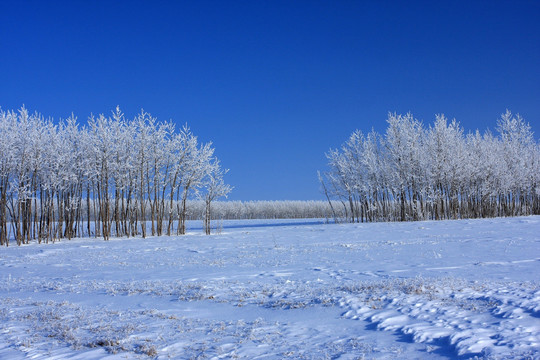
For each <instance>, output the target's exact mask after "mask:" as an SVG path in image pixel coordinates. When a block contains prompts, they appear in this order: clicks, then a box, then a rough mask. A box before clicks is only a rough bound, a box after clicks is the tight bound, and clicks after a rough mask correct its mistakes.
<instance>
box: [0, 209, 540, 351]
mask: <svg viewBox="0 0 540 360" xmlns="http://www.w3.org/2000/svg"><path fill="white" fill-rule="evenodd" d="M200 224H201V223H200V222H197V223H189V224H188V226H189V227H188V228H190V229H192V231H193V233H189V231H188V235H186V236H181V237H154V238H146V239H142V238H131V239H127V238H121V239H118V238H113V239H111V240H110V241H103V240H95V239H76V240H71V241H62V242H57V243H54V244H42V245H38V244H30V245H26V246H22V247H9V248H1V249H0V268H1V275H0V322H1V324H2V326H1V327H0V358H1V359H26V358H29V359H30V358H31V359H66V358H69V359H102V358H105V359H125V358H128V359H131V358H142V359H144V358H158V359H170V358H173V359H190V358H209V359H224V358H245V359H248V358H249V359H282V358H294V359H357V358H360V359H361V358H366V359H392V358H393V359H405V358H406V359H415V358H421V359H448V358H451V359H469V358H486V359H516V358H533V359H539V358H540V319H539V318H540V286H539V282H538V280H539V278H538V274H539V273H540V217H538V216H532V217H521V218H499V219H489V220H456V221H438V222H435V221H425V222H409V223H370V224H342V225H334V224H322V223H317V222H314V221H313V220H305V221H304V223H302V222H301V221H298V220H295V221H284V220H279V221H261V220H258V221H226V222H224V228H223V232H222V234H219V235H214V236H204V235H202V234H201V231H200V228H198V229H196V228H197V227H200ZM194 229H195V230H194Z"/></svg>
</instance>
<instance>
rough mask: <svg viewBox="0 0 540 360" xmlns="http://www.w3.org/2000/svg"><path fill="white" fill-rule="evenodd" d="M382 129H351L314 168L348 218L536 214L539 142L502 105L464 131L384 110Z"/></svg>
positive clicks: (441, 121)
mask: <svg viewBox="0 0 540 360" xmlns="http://www.w3.org/2000/svg"><path fill="white" fill-rule="evenodd" d="M387 122H388V127H387V129H386V133H385V134H384V135H380V134H378V133H376V132H375V131H372V132H370V133H369V134H363V133H362V132H361V131H358V130H357V131H355V132H353V133H352V135H351V136H350V138H349V139H348V140H347V141H346V142H345V143H344V144H343V145H342V147H341V149H334V150H330V151H329V152H328V153H327V154H326V157H327V159H328V167H329V169H328V171H327V172H325V173H324V174H319V179H320V181H321V184H322V187H323V190H324V191H325V193H326V195H327V197H328V199H338V200H339V201H340V202H341V204H342V207H343V208H344V209H346V212H347V218H348V219H349V220H350V221H352V222H363V221H409V220H424V219H461V218H483V217H495V216H518V215H530V214H540V146H539V144H538V142H537V141H536V140H535V139H534V137H533V133H532V131H531V128H530V126H529V125H528V124H527V123H525V121H524V120H523V119H522V118H521V117H520V116H519V115H512V114H511V113H510V111H506V113H504V114H503V115H502V116H501V118H500V119H499V120H498V122H497V128H496V130H497V134H496V135H494V134H493V133H491V132H490V131H486V132H485V133H483V134H482V133H480V132H479V131H476V132H473V133H467V134H466V133H465V132H464V130H463V128H462V127H461V126H460V124H459V123H458V122H457V121H456V120H453V121H451V122H448V120H447V119H446V118H445V117H444V115H439V116H437V117H436V120H435V122H434V124H432V125H430V126H429V127H427V128H426V127H424V125H423V124H422V123H421V122H420V121H418V120H417V119H415V118H414V117H413V116H412V115H411V114H406V115H397V114H389V116H388V120H387Z"/></svg>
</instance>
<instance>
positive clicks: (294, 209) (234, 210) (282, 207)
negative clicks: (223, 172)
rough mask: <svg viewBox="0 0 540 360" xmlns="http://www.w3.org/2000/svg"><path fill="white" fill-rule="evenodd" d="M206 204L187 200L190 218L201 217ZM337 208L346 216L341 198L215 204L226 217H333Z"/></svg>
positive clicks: (214, 208) (216, 212)
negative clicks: (338, 199) (331, 199)
mask: <svg viewBox="0 0 540 360" xmlns="http://www.w3.org/2000/svg"><path fill="white" fill-rule="evenodd" d="M203 208H204V203H203V202H201V201H191V202H188V210H189V211H188V212H189V213H190V214H192V215H191V216H192V217H191V218H190V219H193V220H199V219H200V217H199V216H198V214H200V213H201V211H202V209H203ZM332 208H333V209H334V211H333V210H332ZM335 211H337V216H338V218H342V217H344V216H346V212H345V210H344V209H343V208H342V207H341V204H340V202H339V201H332V206H330V204H329V203H328V202H327V201H314V200H307V201H301V200H298V201H294V200H272V201H261V200H259V201H216V202H215V204H214V205H212V212H213V214H214V216H215V217H216V219H224V220H241V219H333V217H334V212H335Z"/></svg>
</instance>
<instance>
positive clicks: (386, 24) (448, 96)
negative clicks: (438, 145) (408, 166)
mask: <svg viewBox="0 0 540 360" xmlns="http://www.w3.org/2000/svg"><path fill="white" fill-rule="evenodd" d="M0 49H1V52H2V56H0V106H1V107H2V109H16V108H19V107H20V106H21V105H22V104H25V105H26V107H27V108H29V109H30V110H32V111H33V110H37V111H39V112H40V113H42V114H43V115H45V116H51V117H54V118H55V119H58V118H60V117H67V116H69V114H70V113H71V112H73V113H75V114H76V115H77V116H78V117H79V119H80V120H81V122H84V121H85V120H86V118H87V117H88V116H89V115H90V113H94V114H98V113H105V114H110V111H111V110H112V109H113V108H114V107H115V106H116V105H120V106H121V108H122V110H123V111H124V112H125V114H126V115H127V116H128V117H130V118H131V117H133V116H134V115H135V114H136V113H137V112H139V111H140V109H141V108H144V109H145V110H146V111H148V112H150V113H151V114H152V115H154V116H156V117H158V119H159V120H164V121H165V120H169V119H172V120H173V121H175V122H176V123H178V124H179V125H180V124H183V123H185V122H187V123H188V125H189V126H190V127H191V128H192V129H193V131H194V132H195V133H196V134H197V135H198V136H199V138H200V139H201V140H203V141H210V140H211V141H213V143H214V145H215V147H216V154H217V156H218V157H219V158H220V159H221V161H222V164H223V165H224V166H225V167H227V168H230V169H231V170H230V173H229V174H228V175H227V181H228V182H229V183H230V184H232V185H233V186H234V187H235V189H234V191H233V193H231V195H230V199H234V200H283V199H291V200H292V199H301V200H304V199H322V198H323V195H322V194H321V193H320V190H319V185H318V182H317V177H316V172H317V170H323V169H324V168H325V157H324V153H325V152H326V151H327V150H328V149H329V148H330V147H338V146H339V145H340V144H341V143H342V142H343V141H344V140H345V139H346V138H347V137H348V135H349V134H350V133H351V132H352V131H353V130H355V129H361V130H363V131H366V132H367V131H369V130H371V128H374V129H375V130H377V131H379V132H381V133H382V132H384V130H385V127H386V124H385V121H386V117H387V113H388V112H389V111H391V112H398V113H405V112H408V111H411V112H412V113H413V114H414V115H415V116H416V117H417V118H418V119H421V120H423V122H424V123H425V124H428V123H431V122H432V121H433V119H434V117H435V114H436V113H444V114H446V115H447V116H448V117H449V118H454V117H455V118H456V119H457V120H459V121H460V122H461V124H462V125H463V126H464V127H465V129H466V130H475V129H480V130H485V129H486V128H491V129H494V128H495V124H496V119H497V118H498V117H499V115H500V114H501V113H503V112H504V111H505V109H507V108H508V109H510V110H512V111H513V112H519V113H520V114H521V115H522V116H523V117H524V118H525V120H526V121H528V122H529V123H530V124H531V126H532V128H533V130H534V131H535V134H536V135H535V137H536V138H538V134H539V133H540V2H539V1H502V2H498V1H464V2H459V1H452V2H450V1H448V2H442V1H425V2H418V1H395V2H394V1H185V2H183V1H170V2H166V1H144V2H143V1H114V2H113V1H86V2H83V1H9V0H4V1H1V2H0Z"/></svg>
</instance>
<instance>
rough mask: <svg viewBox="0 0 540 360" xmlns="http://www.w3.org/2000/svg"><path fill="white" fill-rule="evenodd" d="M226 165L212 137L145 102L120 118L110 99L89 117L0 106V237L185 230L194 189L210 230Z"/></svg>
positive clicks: (22, 239)
mask: <svg viewBox="0 0 540 360" xmlns="http://www.w3.org/2000/svg"><path fill="white" fill-rule="evenodd" d="M226 172H227V170H223V169H222V168H221V166H220V163H219V160H218V159H217V158H216V157H215V156H214V148H213V147H212V144H211V143H207V144H200V143H199V142H198V140H197V137H196V136H195V135H194V134H193V133H192V132H191V131H190V129H189V128H188V127H187V126H184V127H183V128H181V129H180V130H179V131H176V129H175V127H174V125H173V124H172V123H171V122H158V121H157V119H156V118H154V117H152V116H151V115H150V114H148V113H146V112H144V111H141V113H140V114H139V115H137V116H136V117H135V118H134V119H132V120H127V119H126V118H125V117H124V114H123V113H122V112H121V111H120V109H119V108H118V107H117V108H116V110H115V111H114V112H113V113H112V115H111V116H108V117H106V116H104V115H99V116H97V117H94V116H91V117H90V118H89V119H88V125H87V126H80V125H79V124H78V122H77V119H76V118H75V117H74V116H73V115H72V116H71V117H69V118H68V119H66V120H61V121H60V123H59V124H54V123H53V121H52V120H50V119H44V118H43V117H42V116H41V115H39V114H37V113H35V114H29V113H28V111H27V110H26V109H25V108H24V107H23V108H21V109H20V110H19V111H17V112H15V111H0V245H6V246H7V245H8V244H9V241H10V238H13V239H15V240H16V242H17V244H19V245H20V244H23V243H28V242H30V241H32V240H37V241H38V242H41V241H50V240H54V239H61V238H72V237H77V236H84V235H85V234H86V235H88V234H93V235H94V236H96V237H103V238H104V239H108V238H109V237H110V236H111V235H112V234H114V235H115V236H135V235H141V236H142V237H145V236H147V235H163V234H167V235H171V234H173V233H176V234H184V233H185V230H186V224H185V222H186V218H187V200H188V199H189V198H190V196H193V195H197V197H198V198H199V199H202V201H203V202H204V206H205V210H204V215H203V217H204V220H205V222H204V225H205V231H206V233H209V232H210V219H211V218H212V214H211V205H212V202H213V201H214V200H215V199H217V198H219V197H222V196H226V195H227V194H228V193H229V192H230V191H231V187H230V186H229V185H227V184H225V183H224V181H223V175H224V174H225V173H226ZM173 206H174V207H175V211H174V212H173V211H172V207H173ZM147 219H149V221H148V223H147V221H146V220H147ZM9 234H11V236H10V235H9Z"/></svg>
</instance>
